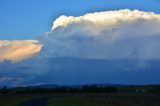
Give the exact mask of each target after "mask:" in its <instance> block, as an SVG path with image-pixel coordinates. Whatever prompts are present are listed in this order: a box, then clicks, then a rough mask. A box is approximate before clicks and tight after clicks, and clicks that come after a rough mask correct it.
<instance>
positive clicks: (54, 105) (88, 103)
mask: <svg viewBox="0 0 160 106" xmlns="http://www.w3.org/2000/svg"><path fill="white" fill-rule="evenodd" d="M47 106H112V105H110V104H108V103H107V102H106V101H103V100H95V99H94V98H84V97H81V96H71V97H70V96H69V97H59V98H52V99H49V100H48V104H47Z"/></svg>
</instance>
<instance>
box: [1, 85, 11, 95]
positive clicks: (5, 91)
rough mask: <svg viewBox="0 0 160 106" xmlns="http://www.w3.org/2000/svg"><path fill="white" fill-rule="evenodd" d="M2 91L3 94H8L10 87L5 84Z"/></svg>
mask: <svg viewBox="0 0 160 106" xmlns="http://www.w3.org/2000/svg"><path fill="white" fill-rule="evenodd" d="M0 92H1V93H3V94H7V93H8V92H9V90H8V88H7V87H6V86H4V87H3V88H2V89H1V90H0Z"/></svg>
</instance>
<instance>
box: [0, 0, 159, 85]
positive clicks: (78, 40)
mask: <svg viewBox="0 0 160 106" xmlns="http://www.w3.org/2000/svg"><path fill="white" fill-rule="evenodd" d="M159 5H160V2H159V1H158V0H141V1H140V0H101V1H99V0H87V1H86V0H85V1H84V0H67V1H66V0H58V1H56V0H34V1H33V0H12V1H11V0H0V29H1V30H0V86H3V85H7V86H20V85H34V84H35V85H37V84H62V85H64V84H87V83H92V84H93V83H115V84H159V83H160V79H159V75H160V67H159V63H160V55H159V54H160V49H159V47H160V30H159V28H160V6H159Z"/></svg>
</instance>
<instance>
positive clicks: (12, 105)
mask: <svg viewBox="0 0 160 106" xmlns="http://www.w3.org/2000/svg"><path fill="white" fill-rule="evenodd" d="M0 106H160V94H147V93H134V94H132V93H116V94H104V93H100V94H98V93H96V94H95V93H88V94H87V93H72V94H34V95H33V94H27V95H25V94H21V95H0Z"/></svg>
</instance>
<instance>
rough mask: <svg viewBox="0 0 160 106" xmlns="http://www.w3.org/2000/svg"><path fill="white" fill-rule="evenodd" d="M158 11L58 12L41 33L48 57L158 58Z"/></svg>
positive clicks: (159, 37) (159, 39) (159, 21)
mask: <svg viewBox="0 0 160 106" xmlns="http://www.w3.org/2000/svg"><path fill="white" fill-rule="evenodd" d="M159 28H160V15H159V14H155V13H152V12H144V11H139V10H133V11H132V10H128V9H125V10H119V11H106V12H97V13H89V14H86V15H84V16H79V17H74V16H60V17H59V18H58V19H56V20H55V21H54V22H53V27H52V30H51V32H49V33H47V34H46V35H45V36H43V37H41V39H40V41H41V42H42V43H43V44H44V48H46V49H44V50H46V51H45V52H46V53H45V54H47V56H51V57H78V58H98V59H126V58H139V59H160V55H159V54H160V49H159V46H160V42H159V41H160V30H159Z"/></svg>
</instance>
